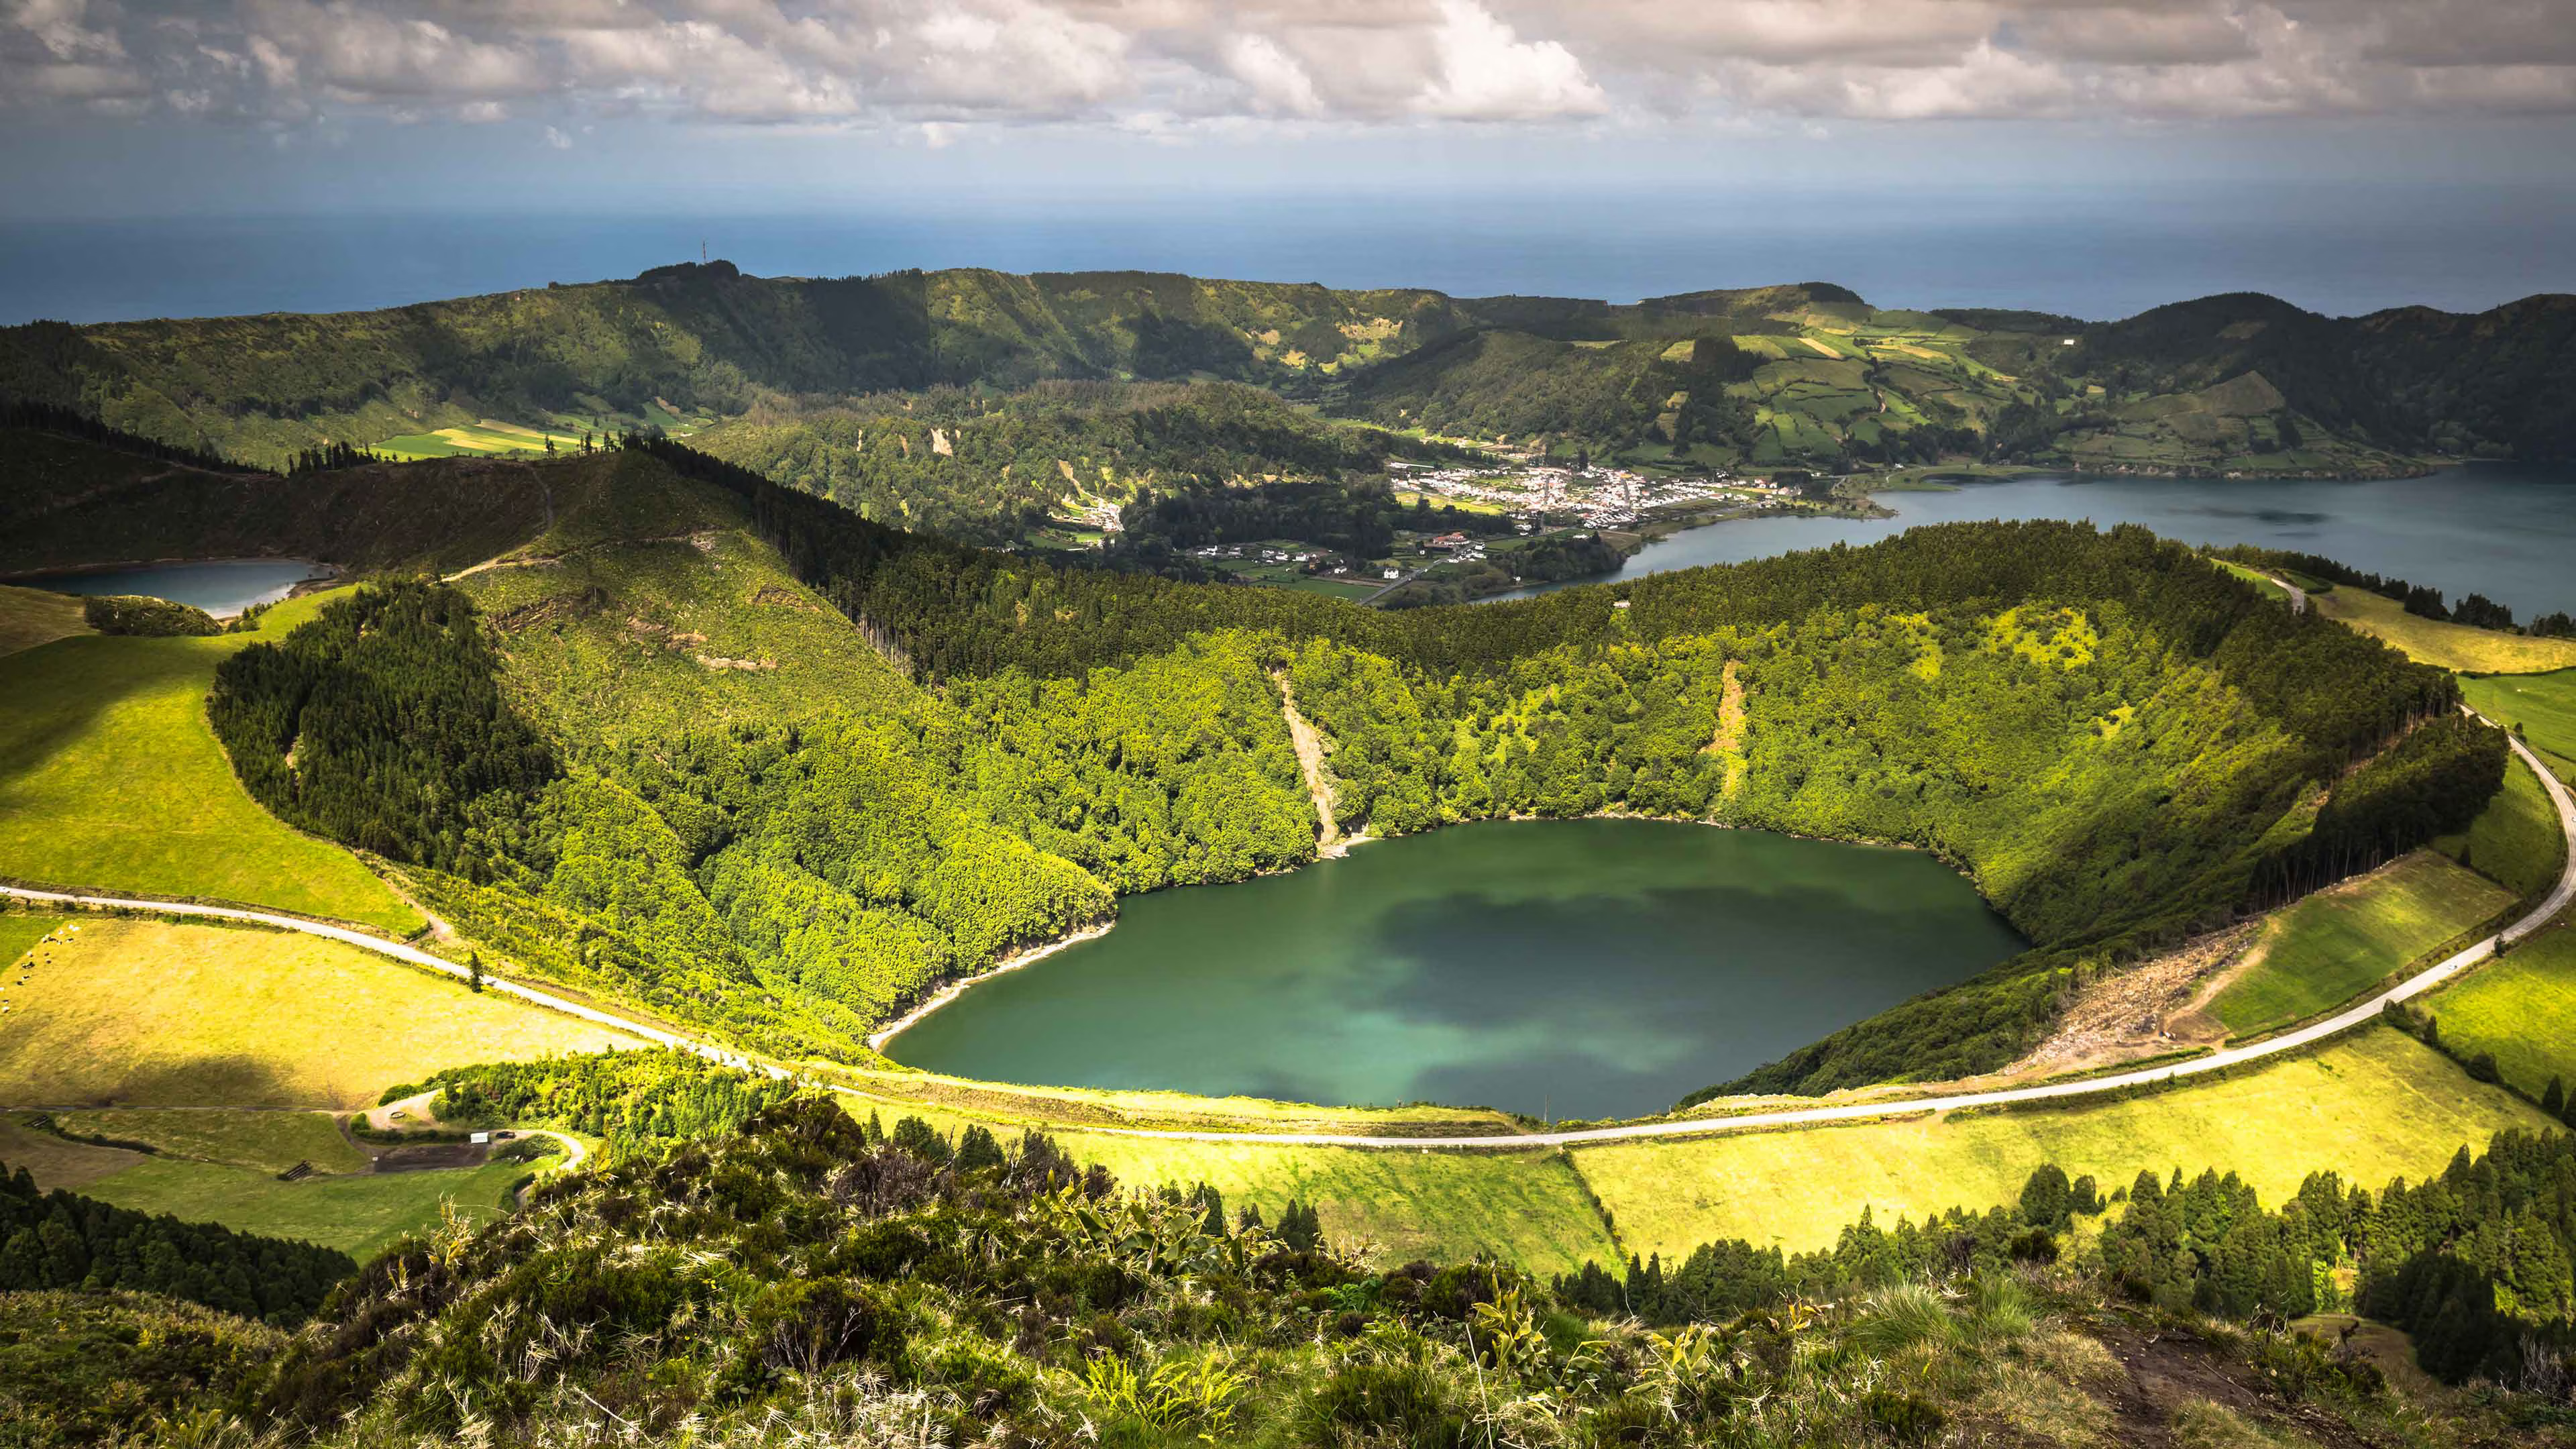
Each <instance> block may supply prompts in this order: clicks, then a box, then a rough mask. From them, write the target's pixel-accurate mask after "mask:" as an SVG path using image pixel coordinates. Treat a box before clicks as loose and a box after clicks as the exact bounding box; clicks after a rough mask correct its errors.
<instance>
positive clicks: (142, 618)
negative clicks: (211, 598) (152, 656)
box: [81, 594, 224, 638]
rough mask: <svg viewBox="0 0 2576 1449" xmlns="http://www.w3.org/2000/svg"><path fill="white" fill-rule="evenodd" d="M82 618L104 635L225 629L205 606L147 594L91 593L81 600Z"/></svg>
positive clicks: (173, 634) (179, 633) (170, 635)
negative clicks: (180, 602)
mask: <svg viewBox="0 0 2576 1449" xmlns="http://www.w3.org/2000/svg"><path fill="white" fill-rule="evenodd" d="M81 617H82V618H83V619H84V620H86V621H88V624H89V626H90V627H91V628H93V629H96V630H97V631H98V632H100V633H102V634H134V635H140V636H143V637H146V638H173V637H180V636H194V635H203V634H220V633H222V632H224V626H223V625H221V624H218V623H216V622H215V619H214V616H213V615H211V614H209V613H207V612H206V611H205V610H203V609H200V608H197V607H195V606H194V605H190V604H177V603H172V602H171V601H170V600H168V599H155V598H152V597H150V596H148V595H144V594H92V595H90V596H89V597H88V598H86V599H83V600H82V601H81Z"/></svg>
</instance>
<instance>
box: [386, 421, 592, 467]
mask: <svg viewBox="0 0 2576 1449" xmlns="http://www.w3.org/2000/svg"><path fill="white" fill-rule="evenodd" d="M549 442H551V443H553V444H554V451H555V452H557V453H559V454H560V453H578V452H580V451H581V432H580V430H579V429H575V430H574V431H572V432H559V431H556V430H554V429H550V428H530V427H522V426H520V425H518V424H516V423H499V422H493V421H491V420H490V419H485V420H483V421H481V422H477V423H469V424H464V425H461V426H458V427H453V428H440V429H437V430H436V431H434V432H426V433H404V434H402V435H400V436H398V437H391V438H387V439H385V440H384V441H383V442H381V443H378V444H377V445H376V446H375V448H374V450H373V451H375V452H378V453H382V454H384V455H385V456H387V457H390V458H397V459H403V460H412V459H419V458H457V457H469V458H500V457H512V456H516V457H529V456H539V457H542V456H543V455H544V454H545V452H546V444H547V443H549Z"/></svg>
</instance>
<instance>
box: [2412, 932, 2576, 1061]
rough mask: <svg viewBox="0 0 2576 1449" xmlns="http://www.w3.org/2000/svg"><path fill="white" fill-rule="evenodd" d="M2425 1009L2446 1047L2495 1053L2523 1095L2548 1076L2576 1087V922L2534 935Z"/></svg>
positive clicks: (2468, 1052) (2466, 1052) (2465, 1052)
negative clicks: (2523, 1092)
mask: <svg viewBox="0 0 2576 1449" xmlns="http://www.w3.org/2000/svg"><path fill="white" fill-rule="evenodd" d="M2424 1006H2425V1009H2426V1010H2428V1011H2430V1012H2432V1013H2433V1017H2434V1020H2435V1021H2437V1022H2439V1023H2440V1024H2441V1031H2442V1041H2443V1043H2444V1044H2445V1045H2446V1046H2448V1047H2449V1049H2450V1050H2452V1051H2455V1052H2458V1053H2460V1054H2462V1055H2464V1056H2473V1055H2475V1054H2477V1053H2479V1052H2493V1053H2495V1059H2496V1065H2497V1066H2498V1067H2499V1068H2501V1069H2502V1070H2503V1072H2504V1079H2505V1080H2506V1081H2507V1082H2509V1083H2511V1084H2512V1085H2514V1086H2516V1087H2519V1088H2521V1089H2522V1090H2523V1091H2525V1092H2529V1093H2531V1094H2532V1095H2534V1096H2538V1095H2539V1094H2540V1093H2541V1091H2542V1090H2543V1089H2544V1088H2546V1087H2547V1086H2548V1085H2549V1079H2550V1078H2552V1077H2559V1078H2563V1079H2565V1080H2566V1081H2568V1082H2570V1083H2576V924H2571V923H2566V922H2562V923H2561V924H2559V925H2558V926H2556V927H2554V928H2552V929H2550V930H2548V931H2545V932H2543V933H2542V934H2540V935H2538V936H2534V937H2533V938H2531V939H2530V940H2528V941H2525V942H2524V943H2522V944H2521V945H2520V946H2517V947H2515V948H2514V949H2513V950H2512V951H2509V952H2507V953H2506V954H2505V955H2504V957H2503V958H2502V959H2501V960H2496V961H2490V962H2488V963H2487V964H2485V965H2483V966H2480V967H2479V968H2477V969H2476V970H2475V971H2472V972H2470V973H2469V974H2468V975H2467V976H2466V977H2465V978H2463V979H2462V980H2461V981H2459V982H2458V984H2456V985H2453V986H2450V987H2448V988H2446V989H2444V990H2443V991H2441V992H2440V993H2438V994H2436V995H2435V996H2433V997H2432V998H2431V999H2430V1000H2428V1001H2426V1002H2425V1003H2424Z"/></svg>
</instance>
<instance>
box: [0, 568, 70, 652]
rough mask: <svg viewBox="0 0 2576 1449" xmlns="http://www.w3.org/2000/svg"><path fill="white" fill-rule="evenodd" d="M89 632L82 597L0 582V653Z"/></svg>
mask: <svg viewBox="0 0 2576 1449" xmlns="http://www.w3.org/2000/svg"><path fill="white" fill-rule="evenodd" d="M88 632H89V623H88V621H87V620H86V619H84V618H83V617H82V615H81V601H80V600H78V599H76V598H73V597H72V596H71V595H69V594H55V593H48V592H46V591H45V590H43V589H22V588H19V587H17V586H16V585H14V584H0V654H15V653H17V652H18V651H19V650H21V649H33V648H35V647H36V646H37V645H39V644H46V643H51V642H52V641H54V640H56V639H61V638H64V637H67V636H69V635H73V634H86V633H88Z"/></svg>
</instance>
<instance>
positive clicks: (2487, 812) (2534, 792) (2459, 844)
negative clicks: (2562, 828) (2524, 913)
mask: <svg viewBox="0 0 2576 1449" xmlns="http://www.w3.org/2000/svg"><path fill="white" fill-rule="evenodd" d="M2433 848H2434V849H2435V850H2438V851H2440V852H2442V853H2443V854H2444V855H2447V856H2449V857H2451V858H2452V859H2453V860H2456V861H2458V862H2460V863H2461V864H2462V865H2465V866H2468V867H2469V868H2470V869H2472V870H2475V871H2476V872H2477V873H2478V874H2480V875H2483V876H2485V877H2486V878H2487V879H2489V880H2491V881H2494V882H2495V883H2496V884H2498V885H2500V886H2503V887H2504V888H2505V889H2506V890H2509V891H2511V892H2513V893H2514V895H2516V896H2517V897H2520V898H2523V899H2526V900H2528V899H2531V898H2533V897H2536V896H2538V895H2539V894H2541V893H2542V892H2544V891H2546V890H2548V889H2549V887H2550V885H2551V884H2552V883H2553V882H2555V881H2556V880H2557V879H2558V872H2559V871H2560V869H2561V868H2562V867H2564V866H2565V865H2566V863H2567V840H2566V837H2564V836H2562V835H2560V834H2559V833H2558V808H2557V807H2556V806H2555V805H2553V804H2551V803H2550V799H2549V795H2548V792H2546V791H2544V790H2543V789H2542V788H2541V786H2540V777H2539V776H2537V775H2535V774H2533V773H2532V770H2531V766H2529V765H2527V764H2524V763H2523V761H2522V757H2521V756H2520V755H2516V756H2513V757H2512V758H2511V759H2510V760H2508V761H2507V762H2506V764H2505V772H2504V788H2503V789H2501V790H2498V791H2497V792H2496V796H2495V799H2493V800H2492V801H2490V802H2488V804H2487V808H2486V809H2484V810H2482V811H2480V812H2478V818H2477V819H2476V820H2474V821H2471V822H2470V824H2469V828H2468V829H2467V830H2465V831H2463V832H2461V833H2460V834H2458V835H2446V836H2443V837H2442V838H2440V839H2438V840H2436V841H2434V842H2433Z"/></svg>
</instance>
